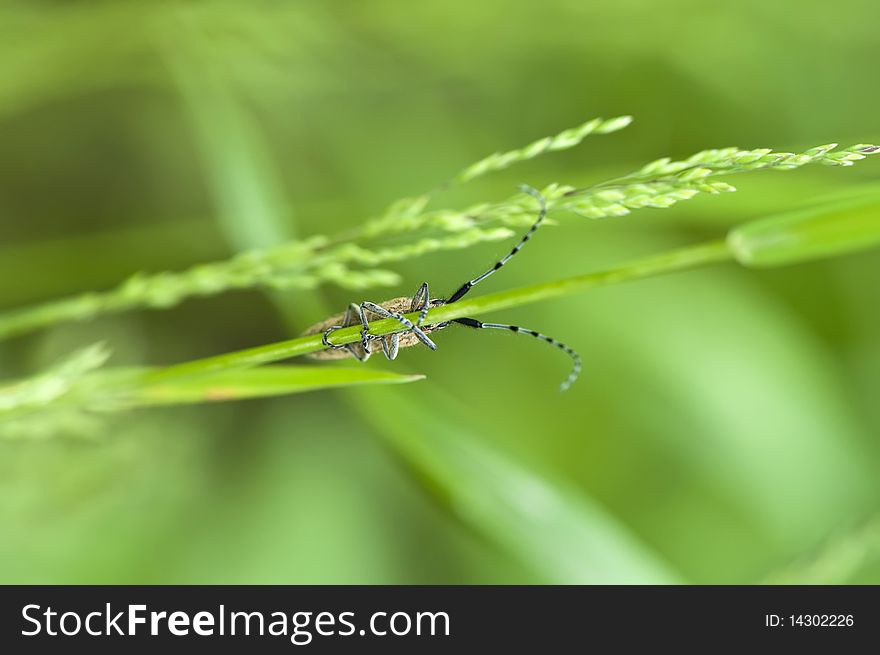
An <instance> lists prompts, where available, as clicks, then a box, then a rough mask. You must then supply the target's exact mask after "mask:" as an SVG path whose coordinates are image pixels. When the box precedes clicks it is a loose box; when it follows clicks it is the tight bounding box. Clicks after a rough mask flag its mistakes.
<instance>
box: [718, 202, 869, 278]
mask: <svg viewBox="0 0 880 655" xmlns="http://www.w3.org/2000/svg"><path fill="white" fill-rule="evenodd" d="M727 243H728V245H729V246H730V249H731V251H732V252H733V254H734V256H735V257H736V259H737V261H738V262H739V263H740V264H742V265H744V266H749V267H753V268H764V267H769V266H782V265H785V264H795V263H798V262H805V261H810V260H813V259H820V258H823V257H830V256H833V255H841V254H844V253H849V252H856V251H859V250H865V249H867V248H871V247H874V246H877V245H878V244H880V198H878V197H877V195H876V194H874V195H873V196H872V195H868V196H867V197H861V198H858V199H856V200H849V201H841V202H839V203H834V204H828V205H821V206H818V207H815V208H810V209H805V210H801V211H797V212H790V213H785V214H779V215H776V216H770V217H768V218H764V219H760V220H757V221H753V222H751V223H747V224H746V225H743V226H741V227H738V228H735V229H734V230H732V231H731V232H730V234H729V235H728V238H727Z"/></svg>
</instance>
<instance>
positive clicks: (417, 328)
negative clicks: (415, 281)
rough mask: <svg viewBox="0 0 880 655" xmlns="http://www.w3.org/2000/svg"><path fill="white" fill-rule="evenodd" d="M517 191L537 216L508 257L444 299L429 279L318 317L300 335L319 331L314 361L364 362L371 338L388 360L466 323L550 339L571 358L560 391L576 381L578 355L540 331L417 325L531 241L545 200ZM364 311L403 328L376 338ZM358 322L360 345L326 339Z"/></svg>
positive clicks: (525, 188) (526, 190)
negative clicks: (412, 316)
mask: <svg viewBox="0 0 880 655" xmlns="http://www.w3.org/2000/svg"><path fill="white" fill-rule="evenodd" d="M519 189H520V191H522V192H523V193H527V194H529V195H530V196H532V197H533V198H535V200H537V201H538V207H539V212H538V218H537V220H535V222H534V223H533V224H532V226H531V227H530V228H529V230H528V232H526V233H525V234H524V235H523V237H522V238H521V239H520V240H519V243H517V244H516V245H515V246H514V247H513V250H511V251H510V252H509V253H508V254H507V255H505V256H504V257H502V258H501V259H500V260H499V261H497V262H496V263H495V265H494V266H492V268H490V269H489V270H488V271H486V272H485V273H483V274H482V275H479V276H477V277H475V278H474V279H472V280H469V281H467V282H465V283H464V284H462V285H461V286H460V287H459V288H458V290H457V291H456V292H455V293H453V294H452V295H451V296H450V297H449V298H448V299H443V298H433V299H432V298H431V297H430V295H429V294H428V283H427V282H424V283H422V286H420V287H419V289H418V291H416V293H415V295H414V296H413V297H412V298H407V297H405V296H402V297H400V298H392V299H391V300H386V301H385V302H383V303H379V304H376V303H372V302H369V301H366V302H362V303H361V304H360V305H358V304H356V303H351V304H350V305H349V306H348V308H347V309H346V310H345V313H344V314H337V315H335V316H331V317H330V318H328V319H326V320H324V321H321V322H320V323H316V324H315V325H313V326H311V327H310V328H308V329H307V330H306V331H305V332H304V334H307V335H308V334H317V333H319V332H320V333H322V334H323V336H322V342H323V344H324V345H325V346H326V347H327V350H322V351H320V352H317V353H312V355H311V357H313V358H315V359H342V358H345V357H354V358H355V359H357V360H358V361H361V362H365V361H367V360H368V359H369V358H370V355H371V354H372V353H371V346H370V344H371V342H373V341H376V340H378V341H380V342H381V344H382V352H383V353H384V354H385V357H387V358H388V359H392V360H393V359H395V358H396V357H397V352H398V350H399V349H400V348H408V347H409V346H414V345H416V344H418V343H419V342H421V343H423V344H425V345H426V346H428V348H430V349H431V350H436V349H437V345H436V344H435V343H434V342H433V341H432V340H431V338H430V337H429V336H428V335H429V334H430V333H431V332H436V331H437V330H442V329H443V328H445V327H447V326H449V324H450V323H458V324H459V325H466V326H467V327H470V328H476V329H481V328H494V329H498V330H510V331H511V332H517V333H521V334H529V335H531V336H533V337H535V338H536V339H540V340H541V341H544V342H546V343H549V344H550V345H552V346H556V347H557V348H559V349H560V350H562V351H564V352H565V353H566V354H567V355H568V356H569V357H571V359H572V370H571V373H569V375H568V377H567V378H566V379H565V381H564V382H563V383H562V385H561V386H560V390H561V391H565V390H566V389H568V388H569V387H570V386H571V385H572V383H573V382H574V381H575V380H576V379H577V377H578V374H579V373H580V372H581V358H580V357H579V356H578V354H577V353H576V352H575V351H574V350H572V349H571V348H569V347H568V346H566V345H565V344H564V343H562V342H560V341H557V340H556V339H553V338H551V337H548V336H546V335H544V334H541V333H540V332H535V331H534V330H529V329H527V328H521V327H517V326H516V325H505V324H503V323H483V322H481V321H478V320H476V319H473V318H456V319H452V320H451V321H444V322H442V323H433V324H429V325H422V323H423V321H424V320H425V316H426V315H427V313H428V310H429V309H431V308H432V307H439V306H441V305H449V304H452V303H454V302H456V301H457V300H459V299H461V298H462V297H464V295H465V294H467V293H468V291H470V290H471V289H472V288H473V287H475V286H476V285H478V284H479V283H480V282H482V281H483V280H485V279H486V278H487V277H489V276H490V275H492V274H493V273H494V272H495V271H497V270H498V269H499V268H501V267H502V266H504V265H505V264H506V263H507V262H509V261H510V260H511V258H513V256H514V255H515V254H516V253H518V252H519V251H520V249H521V248H522V247H523V246H524V245H525V243H526V241H528V240H529V239H531V238H532V235H533V234H534V233H535V231H536V230H537V229H538V228H539V227H540V226H541V223H542V222H543V220H544V217H545V216H546V215H547V204H546V202H545V201H544V197H543V196H542V195H541V194H540V193H539V192H538V191H537V190H535V189H533V188H532V187H529V186H525V185H523V186H521V187H519ZM416 311H417V312H419V317H418V320H416V322H415V323H413V322H412V321H410V320H409V319H408V318H406V317H405V316H403V314H406V313H410V312H416ZM368 313H369V314H373V315H375V316H378V317H380V318H393V319H395V320H397V321H398V322H400V323H401V324H402V325H403V326H404V327H406V328H407V329H406V330H405V331H404V332H395V333H392V334H386V335H384V336H376V335H373V334H370V333H369V330H370V324H369V321H368ZM357 323H360V325H362V326H363V329H362V330H361V340H360V343H349V344H345V345H336V344H334V343H332V342H331V341H330V336H331V335H332V334H333V333H334V332H335V331H336V330H341V329H342V328H346V327H350V326H352V325H355V324H357Z"/></svg>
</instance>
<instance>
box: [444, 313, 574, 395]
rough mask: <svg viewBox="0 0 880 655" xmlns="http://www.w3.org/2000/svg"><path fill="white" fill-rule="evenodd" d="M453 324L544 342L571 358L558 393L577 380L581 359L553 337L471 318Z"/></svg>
mask: <svg viewBox="0 0 880 655" xmlns="http://www.w3.org/2000/svg"><path fill="white" fill-rule="evenodd" d="M452 322H453V323H460V324H461V325H466V326H468V327H471V328H475V329H478V330H479V329H482V328H494V329H496V330H510V331H511V332H516V333H517V334H530V335H531V336H533V337H535V338H536V339H540V340H541V341H545V342H546V343H549V344H550V345H551V346H556V347H557V348H559V349H560V350H561V351H563V352H564V353H565V354H566V355H568V356H569V357H571V361H572V368H571V373H569V374H568V377H567V378H565V380H564V381H563V382H562V384H561V385H559V390H560V391H567V390H568V388H569V387H570V386H571V385H572V384H573V383H574V381H575V380H577V378H578V375H580V373H581V357H580V355H578V354H577V352H576V351H575V350H574V349H573V348H571V347H570V346H567V345H565V344H564V343H562V342H561V341H557V340H556V339H554V338H553V337H548V336H547V335H546V334H541V333H540V332H535V331H534V330H529V329H528V328H522V327H518V326H516V325H506V324H505V323H483V322H481V321H478V320H476V319H473V318H456V319H453V320H452Z"/></svg>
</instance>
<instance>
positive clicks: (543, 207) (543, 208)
mask: <svg viewBox="0 0 880 655" xmlns="http://www.w3.org/2000/svg"><path fill="white" fill-rule="evenodd" d="M519 190H520V191H522V192H523V193H527V194H529V195H530V196H532V198H534V199H535V200H537V201H538V207H539V208H540V211H539V212H538V219H537V220H536V221H535V222H534V223H533V224H532V227H530V228H529V231H528V232H526V233H525V234H524V235H523V238H522V239H520V240H519V243H518V244H516V245H515V246H514V247H513V250H511V251H510V252H509V253H507V254H506V255H505V256H504V257H502V258H501V259H500V260H498V261H497V262H495V265H494V266H493V267H492V268H490V269H489V270H488V271H486V272H485V273H483V274H482V275H479V276H477V277H475V278H474V279H473V280H470V281H468V282H465V283H464V284H462V285H461V287H459V289H458V291H456V292H455V293H453V294H452V295H451V296H450V297H449V299H448V300H447V301H446V302H447V303H453V302H455V301H456V300H459V299H460V298H462V297H463V296H464V295H465V294H466V293H467V292H468V291H470V290H471V289H472V288H473V287H475V286H476V285H478V284H479V283H480V282H482V281H483V280H485V279H486V278H487V277H489V276H490V275H492V273H494V272H495V271H497V270H498V269H499V268H501V267H502V266H504V265H505V264H506V263H507V262H509V261H510V260H511V258H512V257H513V256H514V255H515V254H516V253H518V252H519V251H520V249H521V248H522V247H523V246H524V245H526V241H528V240H529V239H531V238H532V235H533V234H534V233H535V230H537V229H538V228H539V227H540V226H541V223H542V222H543V221H544V217H545V216H546V215H547V202H546V201H545V200H544V196H542V195H541V192H540V191H538V190H537V189H534V188H532V187H530V186H527V185H525V184H522V185H520V187H519Z"/></svg>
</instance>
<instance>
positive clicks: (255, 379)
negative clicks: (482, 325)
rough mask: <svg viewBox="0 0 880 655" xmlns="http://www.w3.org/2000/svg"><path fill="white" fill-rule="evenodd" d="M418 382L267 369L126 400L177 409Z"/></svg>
mask: <svg viewBox="0 0 880 655" xmlns="http://www.w3.org/2000/svg"><path fill="white" fill-rule="evenodd" d="M421 379H424V376H423V375H400V374H398V373H389V372H387V371H380V370H376V369H370V368H365V367H364V368H334V367H324V366H267V367H262V368H252V369H244V370H232V371H222V372H220V373H213V374H210V375H204V376H193V377H188V378H181V379H179V380H166V381H163V382H161V383H158V384H152V385H147V386H145V387H143V388H141V389H137V390H135V391H133V392H132V393H131V395H130V396H127V397H126V400H127V401H129V402H131V403H133V404H135V405H177V404H186V403H202V402H214V401H226V400H242V399H245V398H264V397H267V396H283V395H287V394H293V393H302V392H304V391H314V390H316V389H329V388H333V387H348V386H352V385H358V384H400V383H403V382H414V381H416V380H421Z"/></svg>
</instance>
